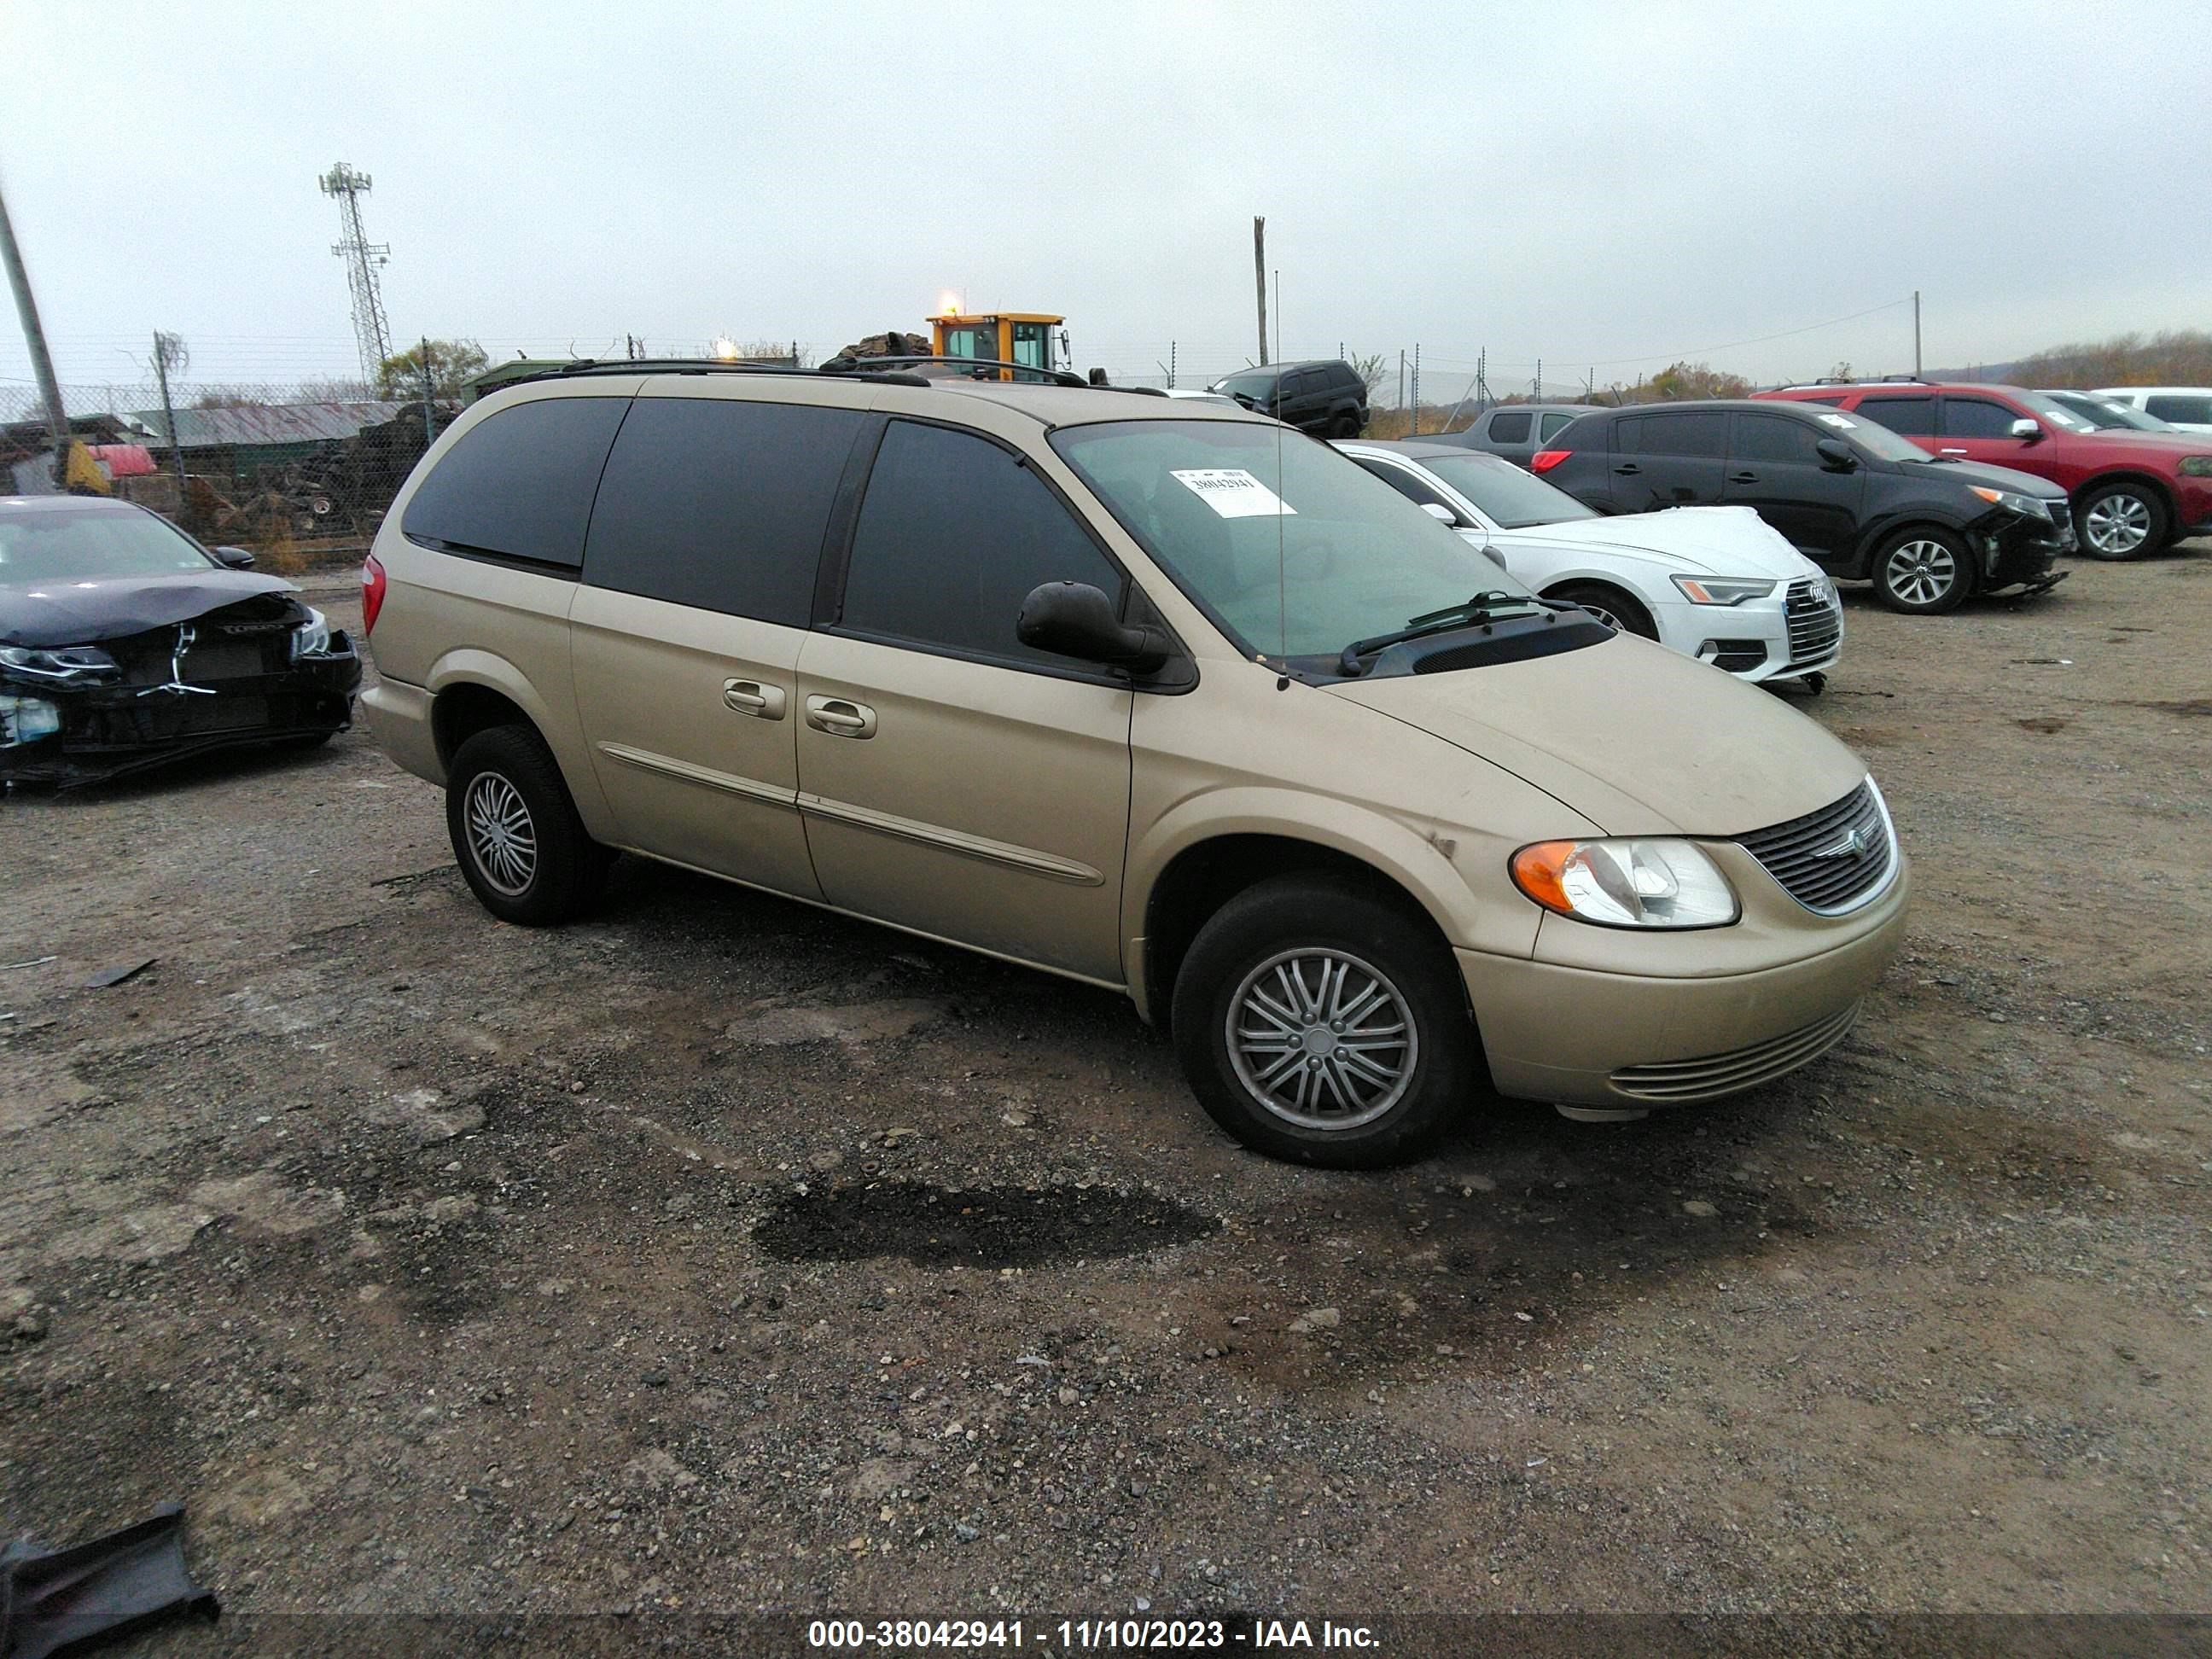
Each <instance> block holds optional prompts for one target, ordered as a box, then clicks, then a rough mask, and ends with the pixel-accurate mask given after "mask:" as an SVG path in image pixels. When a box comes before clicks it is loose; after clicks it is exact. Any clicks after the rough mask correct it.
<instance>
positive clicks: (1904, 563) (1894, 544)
mask: <svg viewBox="0 0 2212 1659" xmlns="http://www.w3.org/2000/svg"><path fill="white" fill-rule="evenodd" d="M1869 574H1871V575H1872V576H1873V577H1874V591H1875V598H1876V599H1880V600H1881V602H1882V603H1883V604H1884V605H1887V606H1888V607H1889V608H1890V609H1891V610H1892V611H1903V612H1904V613H1905V615H1907V616H1909V617H1940V616H1942V614H1943V613H1944V612H1945V611H1956V610H1957V609H1958V608H1959V606H1960V605H1961V604H1962V603H1964V601H1965V599H1966V595H1967V594H1969V593H1971V592H1973V591H1974V556H1973V552H1972V550H1971V549H1970V548H1969V547H1968V546H1967V545H1966V541H1965V539H1964V538H1961V537H1960V536H1957V535H1954V533H1953V532H1950V531H1948V530H1943V529H1940V528H1938V527H1937V526H1934V525H1921V526H1915V527H1913V528H1911V529H1906V530H1900V531H1899V532H1897V533H1896V534H1895V535H1893V536H1892V537H1891V538H1889V539H1888V540H1887V541H1886V542H1884V543H1883V544H1881V548H1880V550H1877V551H1876V552H1875V556H1874V565H1873V568H1872V569H1871V570H1870V571H1869Z"/></svg>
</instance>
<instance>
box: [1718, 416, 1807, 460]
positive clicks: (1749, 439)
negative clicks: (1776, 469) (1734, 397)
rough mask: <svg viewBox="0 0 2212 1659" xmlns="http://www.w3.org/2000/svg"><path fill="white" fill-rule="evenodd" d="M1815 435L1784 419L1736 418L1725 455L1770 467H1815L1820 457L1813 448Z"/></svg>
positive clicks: (1805, 427) (1764, 417) (1799, 424)
mask: <svg viewBox="0 0 2212 1659" xmlns="http://www.w3.org/2000/svg"><path fill="white" fill-rule="evenodd" d="M1817 441H1819V435H1818V434H1816V433H1815V432H1814V429H1813V428H1811V427H1809V426H1807V425H1806V424H1805V423H1804V422H1802V421H1793V420H1791V419H1790V417H1789V416H1787V415H1739V416H1736V417H1735V438H1734V439H1733V440H1731V441H1730V448H1729V454H1730V456H1731V457H1732V458H1733V459H1735V460H1739V461H1765V462H1766V463H1767V464H1768V465H1787V466H1818V465H1820V453H1819V452H1818V451H1816V450H1815V449H1814V447H1813V446H1814V443H1816V442H1817Z"/></svg>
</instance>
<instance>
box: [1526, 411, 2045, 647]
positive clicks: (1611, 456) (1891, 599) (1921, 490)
mask: <svg viewBox="0 0 2212 1659" xmlns="http://www.w3.org/2000/svg"><path fill="white" fill-rule="evenodd" d="M1529 470H1530V471H1533V472H1534V473H1536V474H1537V475H1538V476H1539V477H1542V478H1544V479H1545V480H1546V481H1547V482H1548V483H1553V484H1556V485H1558V486H1559V488H1560V489H1564V490H1565V491H1566V492H1567V493H1568V494H1569V495H1572V496H1574V497H1575V499H1576V500H1577V501H1581V502H1582V503H1583V505H1584V506H1586V507H1595V509H1596V510H1597V511H1598V512H1600V513H1653V512H1656V511H1658V510H1659V509H1661V508H1662V507H1751V508H1753V509H1754V510H1755V511H1756V512H1757V513H1759V517H1760V518H1762V519H1764V520H1766V522H1767V523H1768V524H1770V525H1771V526H1773V527H1774V528H1775V529H1777V530H1778V531H1780V532H1782V534H1783V535H1784V536H1786V537H1788V538H1790V544H1791V545H1792V546H1793V547H1795V548H1796V550H1798V551H1799V552H1801V553H1802V554H1803V555H1804V556H1806V557H1807V558H1808V559H1810V560H1812V561H1813V562H1814V563H1815V564H1817V565H1819V566H1820V568H1822V569H1824V570H1826V571H1827V572H1828V573H1829V574H1831V575H1834V576H1841V577H1844V578H1845V579H1847V580H1848V579H1858V580H1871V581H1872V582H1873V583H1874V585H1875V592H1876V593H1877V594H1878V595H1879V596H1880V597H1881V601H1882V603H1883V604H1885V605H1888V606H1889V607H1890V608H1891V609H1892V610H1893V611H1918V612H1922V613H1934V612H1936V611H1949V610H1952V609H1954V608H1955V607H1956V606H1957V605H1958V604H1959V602H1960V600H1962V599H1965V598H1966V596H1967V595H1968V594H1969V593H1977V592H1980V593H1988V592H1996V590H1997V589H1999V588H2002V587H2013V586H2021V587H2024V588H2025V589H2027V591H2028V592H2042V591H2043V590H2044V589H2045V588H2047V587H2049V586H2051V585H2052V584H2053V583H2055V582H2057V581H2060V580H2063V574H2053V573H2052V571H2051V560H2052V559H2053V558H2055V557H2056V556H2057V555H2059V554H2061V553H2070V552H2072V551H2073V550H2074V522H2073V517H2072V515H2071V514H2070V513H2069V512H2068V511H2067V508H2066V492H2065V491H2064V490H2063V489H2060V488H2059V487H2058V486H2057V484H2054V483H2046V482H2045V481H2044V480H2043V479H2041V478H2034V477H2029V476H2028V475H2027V473H2025V472H2015V471H2012V470H2011V469H2010V468H2008V467H2001V466H1985V465H1980V464H1978V463H1975V462H1970V461H1957V460H1950V459H1945V458H1943V457H1942V456H1937V455H1930V454H1929V453H1928V452H1927V451H1926V450H1924V449H1922V448H1921V447H1919V446H1918V445H1917V444H1915V443H1913V442H1911V441H1910V440H1908V439H1905V438H1901V437H1899V436H1898V435H1897V434H1895V433H1894V432H1892V431H1891V430H1890V429H1889V428H1887V427H1883V426H1877V425H1875V423H1874V422H1872V421H1869V420H1863V419H1861V418H1860V417H1859V416H1856V415H1848V414H1845V413H1844V411H1843V410H1835V409H1822V408H1814V407H1811V406H1808V405H1802V404H1801V405H1792V404H1784V403H1764V402H1761V403H1753V402H1749V401H1745V400H1728V401H1721V400H1715V401H1712V402H1704V403H1680V404H1636V405H1632V406H1631V407H1629V408H1626V409H1611V410H1605V411H1604V412H1603V413H1601V414H1596V415H1585V416H1583V417H1582V418H1581V419H1580V420H1578V421H1577V422H1575V423H1574V424H1573V425H1571V426H1570V427H1568V428H1566V429H1565V431H1563V432H1561V433H1560V434H1559V436H1558V437H1557V438H1555V439H1553V441H1552V444H1551V446H1550V447H1548V448H1546V449H1541V450H1539V451H1538V452H1537V453H1536V454H1535V455H1534V458H1533V459H1531V460H1530V462H1529Z"/></svg>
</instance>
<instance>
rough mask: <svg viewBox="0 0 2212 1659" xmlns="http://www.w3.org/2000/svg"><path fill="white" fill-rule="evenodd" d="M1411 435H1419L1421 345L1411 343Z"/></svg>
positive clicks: (1417, 342)
mask: <svg viewBox="0 0 2212 1659" xmlns="http://www.w3.org/2000/svg"><path fill="white" fill-rule="evenodd" d="M1413 435H1414V436H1415V437H1416V438H1418V437H1419V436H1420V435H1421V343H1420V342H1419V340H1416V341H1414V342H1413Z"/></svg>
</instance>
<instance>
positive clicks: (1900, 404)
mask: <svg viewBox="0 0 2212 1659" xmlns="http://www.w3.org/2000/svg"><path fill="white" fill-rule="evenodd" d="M1852 413H1853V414H1857V415H1863V416H1866V417H1867V419H1869V421H1872V422H1875V424H1876V425H1878V426H1886V427H1887V428H1889V429H1890V430H1891V431H1892V432H1901V433H1903V434H1904V435H1905V436H1906V437H1908V438H1932V437H1934V436H1935V435H1936V400H1935V399H1934V398H1860V399H1859V406H1858V407H1857V409H1856V410H1853V411H1852Z"/></svg>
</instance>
